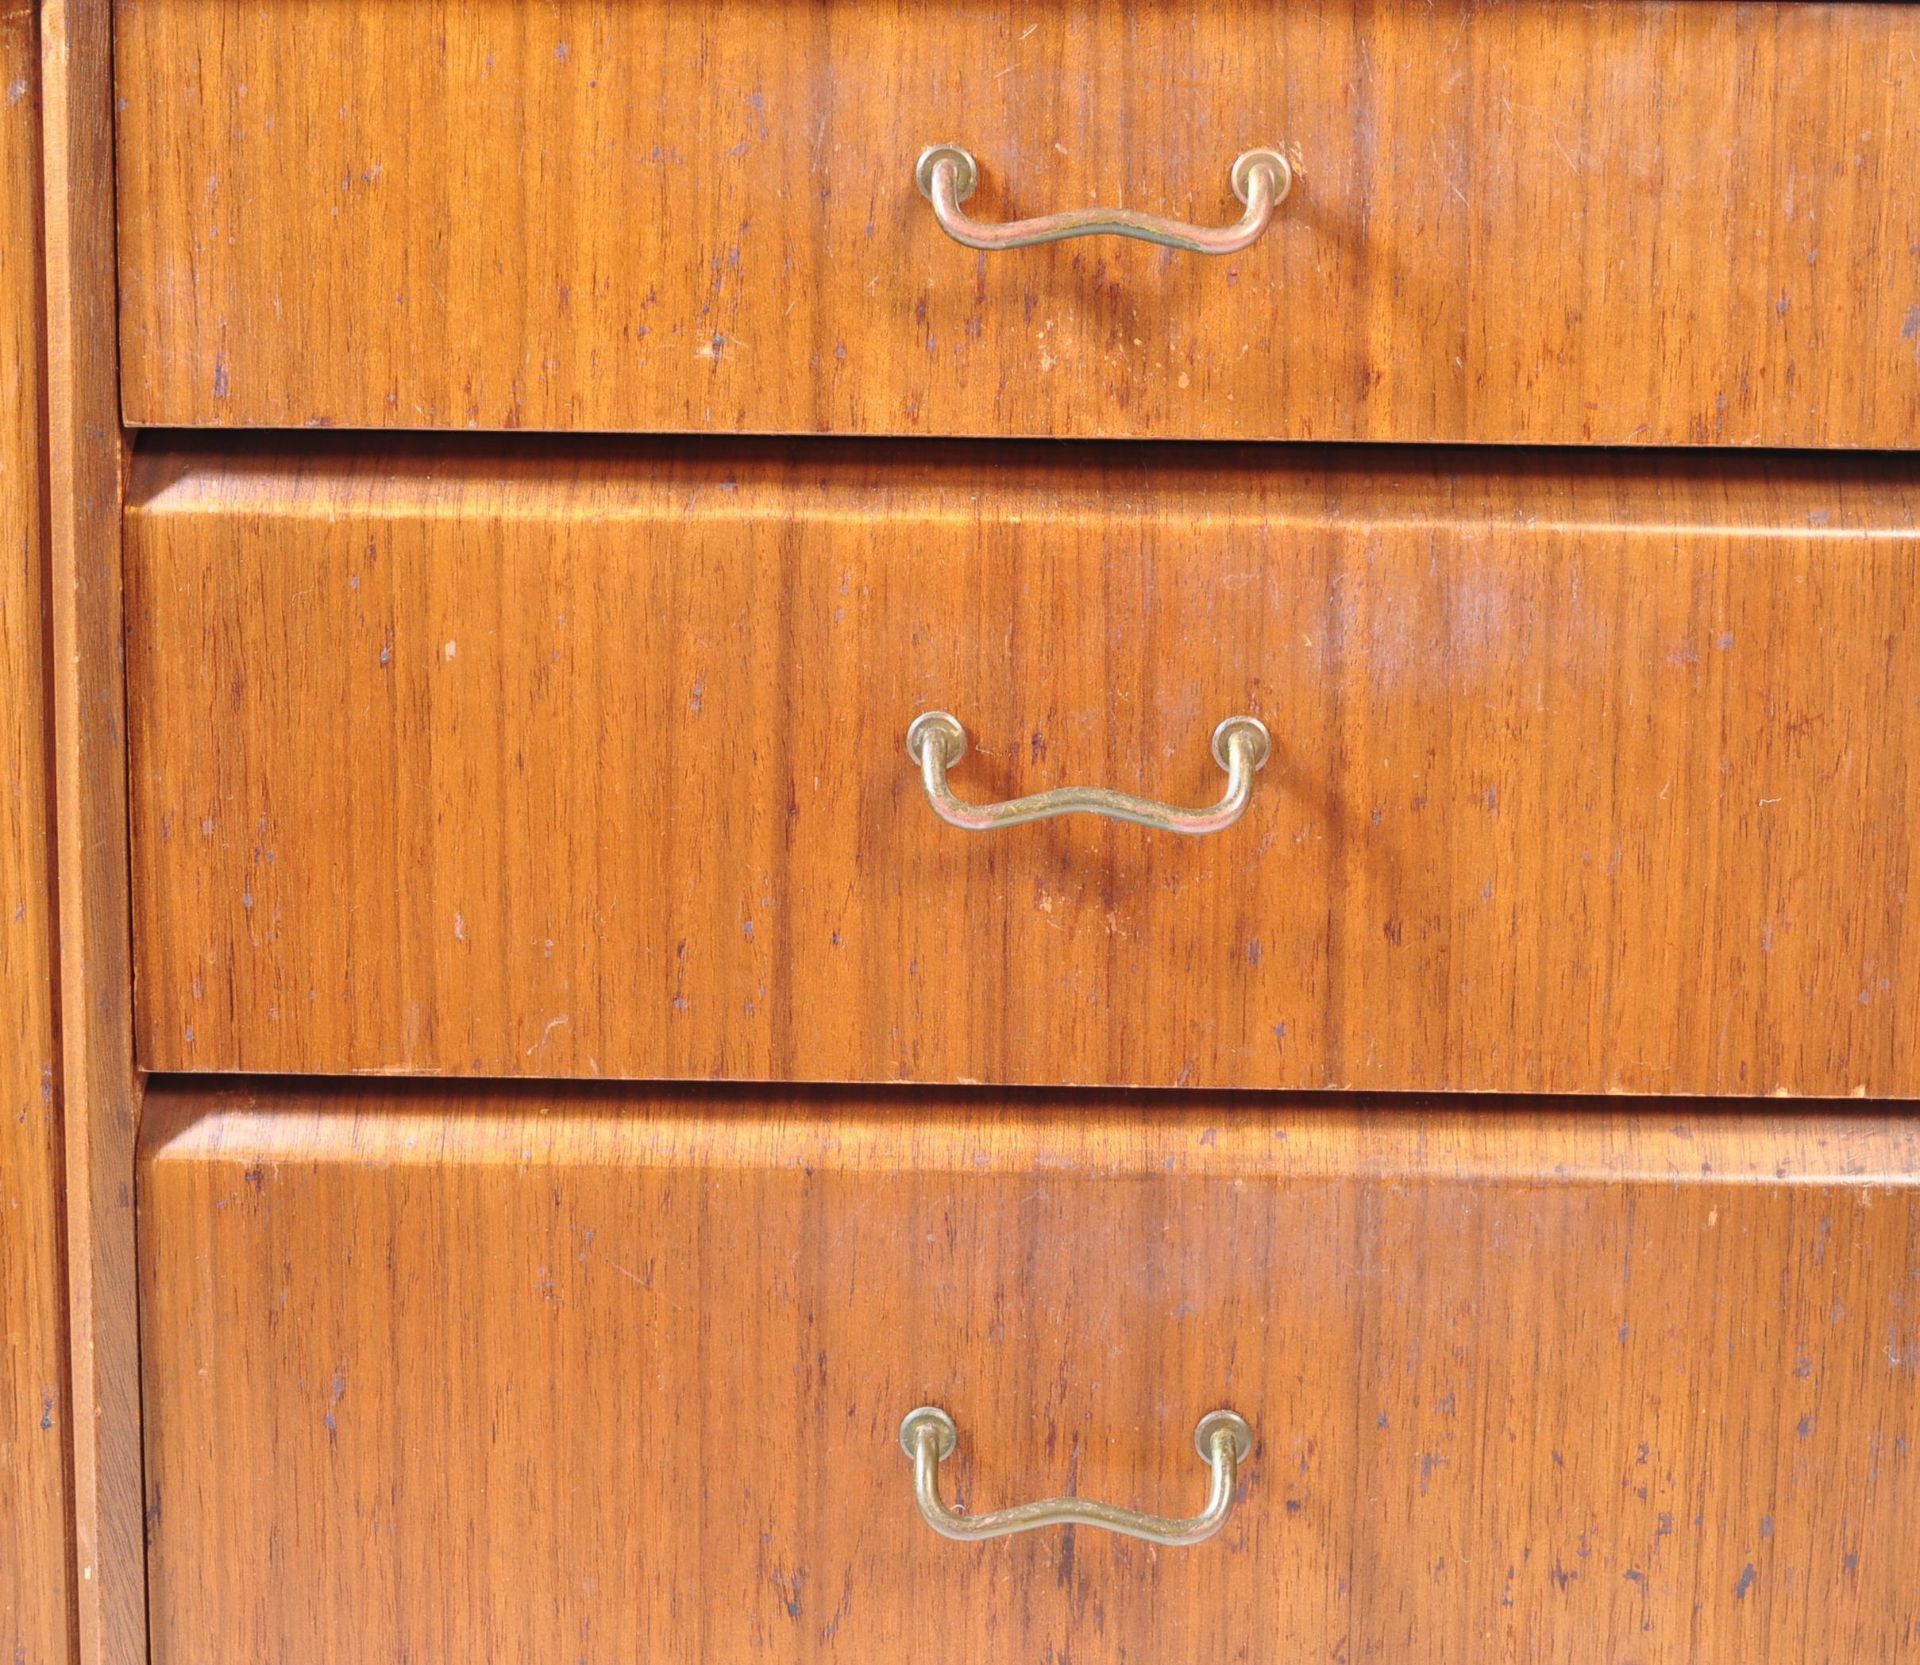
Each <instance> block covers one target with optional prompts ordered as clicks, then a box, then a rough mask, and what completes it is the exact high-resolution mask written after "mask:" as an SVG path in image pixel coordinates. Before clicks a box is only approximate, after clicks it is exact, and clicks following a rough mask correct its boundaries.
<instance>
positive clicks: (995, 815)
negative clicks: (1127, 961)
mask: <svg viewBox="0 0 1920 1665" xmlns="http://www.w3.org/2000/svg"><path fill="white" fill-rule="evenodd" d="M966 750H967V731H966V730H965V729H964V728H962V727H961V726H960V719H959V718H957V717H955V716H953V715H952V714H951V713H950V712H946V711H927V712H923V713H922V714H921V715H920V716H918V717H915V718H914V720H913V723H912V725H911V726H910V727H909V728H908V729H907V756H908V757H910V758H912V759H913V761H914V762H915V763H917V764H919V766H920V780H921V784H922V785H924V786H925V787H926V789H927V802H928V803H930V804H932V805H933V813H934V814H935V815H937V816H939V817H940V819H941V820H942V821H945V822H946V823H947V824H948V825H949V826H953V827H964V828H966V829H967V831H969V832H988V831H990V830H992V829H993V828H995V827H1017V826H1019V825H1020V823H1021V822H1022V821H1045V820H1048V819H1050V818H1051V817H1053V816H1055V815H1104V816H1106V817H1108V818H1109V819H1110V820H1114V821H1133V822H1137V823H1138V824H1139V825H1140V826H1143V827H1158V828H1159V829H1160V830H1161V831H1162V832H1174V833H1186V834H1188V835H1189V836H1192V837H1196V838H1197V837H1198V836H1200V835H1201V834H1202V833H1213V832H1220V831H1222V830H1224V829H1225V828H1227V827H1230V826H1232V825H1233V824H1234V822H1236V821H1238V820H1239V819H1240V817H1241V816H1242V815H1244V814H1246V812H1247V804H1248V802H1249V801H1250V800H1251V799H1252V797H1253V777H1254V775H1255V774H1256V773H1257V772H1258V771H1259V770H1260V769H1262V768H1264V767H1265V766H1266V762H1267V758H1268V757H1269V756H1270V755H1271V754H1272V752H1273V736H1272V735H1270V734H1268V733H1267V725H1266V724H1265V723H1263V722H1261V721H1260V719H1259V718H1258V717H1229V718H1228V719H1227V720H1226V721H1225V722H1224V723H1222V724H1221V725H1220V726H1219V727H1218V728H1217V729H1215V730H1214V731H1213V760H1214V762H1216V763H1218V764H1219V765H1220V767H1221V768H1223V769H1224V770H1226V772H1227V789H1226V791H1225V792H1224V793H1223V794H1222V795H1221V798H1220V801H1219V802H1218V803H1217V804H1209V805H1208V806H1207V807H1206V808H1205V809H1187V808H1185V807H1184V806H1182V805H1180V804H1163V803H1160V802H1158V801H1157V800H1156V799H1153V798H1136V797H1134V796H1133V795H1132V794H1131V793H1128V792H1114V791H1112V790H1110V789H1109V788H1107V787H1104V786H1063V787H1061V788H1059V789H1058V790H1057V791H1053V792H1036V793H1034V794H1033V796H1031V797H1028V798H1009V799H1007V800H1006V801H1005V802H1004V803H998V804H969V803H963V802H962V801H961V800H960V799H958V798H956V797H955V796H954V795H953V789H952V788H951V787H950V786H948V785H947V771H948V770H949V769H950V768H952V767H953V765H954V764H956V763H958V762H959V761H960V759H961V758H962V757H964V756H965V755H966Z"/></svg>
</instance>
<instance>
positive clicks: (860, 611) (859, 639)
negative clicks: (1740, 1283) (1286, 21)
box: [128, 444, 1920, 1096]
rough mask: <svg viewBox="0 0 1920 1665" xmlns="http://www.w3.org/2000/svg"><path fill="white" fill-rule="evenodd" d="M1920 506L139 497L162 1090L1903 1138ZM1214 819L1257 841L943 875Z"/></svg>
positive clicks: (1597, 488) (243, 478)
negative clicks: (1134, 1096) (1766, 1114)
mask: <svg viewBox="0 0 1920 1665" xmlns="http://www.w3.org/2000/svg"><path fill="white" fill-rule="evenodd" d="M1917 509H1920V484H1916V483H1915V482H1914V480H1913V479H1912V477H1911V473H1910V471H1909V470H1907V469H1905V468H1904V467H1902V466H1892V465H1888V464H1884V463H1874V464H1862V465H1859V466H1852V465H1845V466H1843V465H1838V464H1835V465H1818V464H1808V463H1789V462H1769V463H1766V464H1758V463H1754V464H1746V465H1740V466H1727V465H1725V464H1715V465H1713V466H1712V467H1707V466H1704V465H1703V466H1700V467H1697V468H1696V467H1693V466H1691V465H1687V464H1684V463H1680V462H1674V461H1671V460H1668V461H1664V462H1657V463H1656V462H1654V461H1652V460H1646V461H1644V462H1643V463H1641V464H1638V465H1630V464H1626V463H1617V464H1615V463H1608V464H1602V463H1599V462H1595V461H1580V460H1578V459H1575V460H1573V461H1569V460H1568V459H1566V458H1564V457H1552V456H1546V457H1525V458H1516V457H1509V456H1501V457H1483V456H1476V455H1455V456H1451V457H1445V458H1441V459H1437V460H1436V459H1428V458H1415V457H1407V456H1399V457H1395V456H1390V455H1388V456H1382V455H1378V454H1375V455H1360V456H1352V455H1349V456H1345V457H1342V456H1339V455H1331V456H1329V455H1326V454H1317V455H1315V454H1308V455H1302V454H1299V453H1289V454H1287V455H1285V456H1277V455H1274V454H1271V453H1262V454H1254V455H1246V454H1233V453H1220V452H1186V453H1181V452H1161V453H1157V454H1156V455H1154V456H1152V457H1145V458H1143V457H1142V456H1140V455H1139V454H1138V453H1134V452H1112V451H1098V450H1088V451H1083V452H1071V451H1069V452H1063V453H1057V454H1050V456H1049V458H1048V459H1047V460H1044V461H1039V462H1031V461H1024V460H1022V458H1021V454H1020V453H1018V452H1013V451H1004V450H991V449H989V450H980V451H972V452H954V451H949V450H935V449H930V448H924V447H923V448H912V447H908V448H905V449H902V450H899V451H897V452H887V451H876V450H874V449H872V448H867V447H863V448H860V449H859V450H857V451H856V450H852V449H849V448H839V447H829V446H819V445H814V446H802V447H798V448H761V449H755V450H725V449H721V450H716V449H713V448H711V447H701V446H687V447H681V448H670V449H646V448H642V449H632V448H620V447H602V448H597V449H589V450H586V451H582V450H580V449H579V448H577V447H570V448H565V449H562V448H559V447H555V448H554V449H553V450H552V452H551V453H548V454H542V453H541V452H539V451H537V450H535V451H529V450H528V449H527V448H526V446H525V445H524V444H523V445H521V446H519V447H517V448H516V449H515V450H514V451H513V452H512V453H507V452H496V451H492V450H479V451H476V450H473V449H470V448H459V449H454V450H445V451H441V452H438V453H424V452H417V451H416V452H408V453H404V454H400V453H389V454H383V455H365V454H362V453H360V452H358V451H355V450H351V449H349V448H346V447H326V446H322V447H319V448H317V449H309V450H304V451H301V452H299V453H279V452H260V453H247V454H237V455H234V456H232V457H224V458H223V457H222V456H221V455H220V454H218V453H217V452H215V451H212V450H199V449H194V448H187V449H181V450H175V451H171V452H160V451H157V452H155V453H153V454H151V455H148V456H146V458H145V460H144V462H143V464H142V467H141V469H140V471H139V472H138V474H137V477H136V480H135V483H134V487H133V492H132V502H131V506H130V510H129V540H128V558H129V573H130V577H129V582H130V586H131V591H130V600H129V606H130V609H131V621H132V622H131V642H132V660H131V672H130V674H131V705H132V721H133V750H134V817H135V872H136V907H137V910H138V931H137V944H138V956H139V1016H138V1024H139V1032H140V1045H141V1048H142V1054H143V1056H144V1058H145V1060H146V1062H147V1063H148V1064H149V1065H150V1066H151V1067H153V1068H156V1069H165V1070H235V1069H252V1070H267V1071H321V1072H337V1071H347V1070H375V1071H409V1072H416V1073H435V1072H440V1073H450V1074H462V1075H466V1074H471V1075H485V1074H500V1075H593V1074H604V1075H609V1076H616V1075H634V1076H652V1077H662V1078H676V1077H678V1078H685V1077H734V1078H753V1079H775V1080H779V1079H803V1080H804V1079H866V1080H886V1079H899V1080H912V1081H926V1082H934V1081H957V1080H964V1079H985V1080H990V1081H1001V1082H1012V1081H1027V1082H1034V1083H1038V1084H1043V1085H1046V1084H1071V1083H1075V1082H1081V1083H1094V1084H1102V1083H1104V1084H1133V1085H1140V1084H1144V1085H1166V1086H1215V1087H1235V1086H1267V1087H1368V1088H1379V1089H1383V1090H1396V1091H1397V1090H1407V1089H1442V1088H1444V1089H1471V1090H1487V1089H1498V1090H1506V1089H1522V1090H1560V1091H1564V1090H1577V1091H1602V1090H1626V1091H1641V1092H1645V1091H1686V1092H1713V1093H1740V1094H1747V1093H1768V1092H1776V1091H1778V1092H1793V1093H1822V1092H1824V1093H1833V1094H1845V1093H1861V1094H1869V1095H1874V1096H1879V1095H1884V1094H1897V1095H1907V1094H1913V1093H1914V1092H1916V1090H1920V1027H1917V1026H1916V1004H1915V991H1914V985H1913V978H1914V976H1915V974H1916V971H1917V970H1920V942H1917V941H1916V928H1917V927H1916V921H1917V920H1920V913H1916V910H1915V909H1914V908H1913V907H1912V906H1911V905H1910V904H1909V899H1908V898H1909V888H1910V885H1911V883H1912V880H1913V870H1912V869H1913V847H1912V838H1911V835H1910V824H1911V819H1912V815H1911V812H1912V808H1913V803H1914V793H1915V790H1916V772H1915V764H1916V759H1920V661H1917V660H1916V658H1915V656H1914V655H1913V654H1912V653H1911V652H1910V651H1908V646H1909V644H1911V643H1912V641H1913V640H1914V639H1915V635H1916V631H1920V611H1917V610H1916V608H1917V603H1916V597H1920V533H1916V530H1915V528H1916V524H1917V523H1920V516H1917V515H1916V510H1917ZM930 707H945V708H947V709H950V710H952V711H954V712H956V713H957V714H959V715H960V717H961V718H962V720H963V721H964V722H965V724H966V725H967V727H968V729H969V730H970V732H971V733H972V735H973V738H974V748H973V750H972V751H971V752H969V754H968V755H967V757H966V759H965V760H964V761H963V762H962V764H961V765H960V766H959V768H958V769H957V770H956V771H955V772H954V776H953V779H954V782H955V785H956V788H957V789H958V790H960V791H961V792H963V793H964V794H966V795H968V796H971V797H980V798H992V797H1005V796H1011V795H1013V794H1015V793H1018V792H1022V791H1031V790H1035V789H1038V788H1041V787H1047V786H1054V785H1059V784H1062V783H1067V782H1087V781H1091V782H1093V783H1096V784H1106V785H1113V786H1119V787H1123V788H1126V789H1128V790H1132V791H1138V792H1142V793H1145V794H1148V795H1151V796H1154V797H1162V798H1167V799H1172V800H1178V801H1186V802H1196V803H1197V802H1203V801H1205V800H1206V799H1207V798H1209V797H1210V796H1213V795H1216V794H1217V793H1218V791H1219V788H1220V781H1221V778H1222V777H1221V775H1220V772H1219V770H1218V768H1217V767H1216V766H1215V765H1214V763H1213V762H1212V761H1211V759H1210V758H1209V756H1208V753H1207V736H1208V734H1209V733H1210V731H1211V730H1212V728H1213V726H1214V724H1215V723H1216V722H1218V721H1219V720H1220V719H1221V718H1222V717H1225V716H1227V715H1230V714H1233V713H1236V712H1240V711H1243V710H1251V711H1252V712H1254V713H1255V714H1256V715H1260V716H1263V717H1264V718H1265V719H1266V720H1267V721H1268V722H1269V723H1270V724H1271V726H1272V728H1273V730H1274V735H1275V740H1276V756H1275V759H1274V761H1273V763H1271V764H1270V765H1269V766H1268V767H1267V769H1266V771H1265V772H1264V773H1263V774H1262V775H1261V776H1260V777H1259V780H1258V783H1257V786H1256V789H1255V793H1254V801H1253V805H1252V808H1251V809H1250V810H1249V812H1248V814H1247V816H1246V818H1245V819H1244V820H1243V821H1242V822H1241V823H1240V824H1239V825H1238V826H1236V827H1234V828H1233V829H1231V830H1230V831H1229V832H1226V833H1222V834H1219V835H1216V836H1213V837H1209V838H1205V839H1194V840H1183V839H1178V838H1174V837H1172V836H1170V835H1166V834H1154V833H1150V832H1147V831H1144V830H1142V829H1139V828H1131V827H1122V826H1116V825H1114V824H1112V823H1101V822H1095V821H1089V820H1085V819H1076V820H1073V821H1056V822H1049V823H1045V824H1043V825H1039V826H1030V827H1023V828H1018V829H1015V830H1013V831H1010V832H1003V833H996V834H978V833H967V832H961V831H958V830H956V829H954V828H951V827H948V826H945V825H943V824H941V823H940V822H938V821H937V820H936V819H935V818H934V816H933V814H932V812H931V811H930V809H929V808H928V805H927V803H926V801H925V799H924V797H923V795H922V793H921V788H920V785H919V783H918V779H917V775H916V773H915V771H914V769H913V767H912V765H911V764H910V763H909V762H908V760H907V758H906V756H905V752H904V748H903V744H902V741H903V738H904V735H905V732H906V728H907V725H908V723H909V721H910V720H911V719H912V718H913V717H914V715H915V714H916V713H918V712H920V711H923V710H926V709H928V708H930Z"/></svg>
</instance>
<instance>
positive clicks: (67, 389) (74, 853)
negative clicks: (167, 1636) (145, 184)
mask: <svg viewBox="0 0 1920 1665" xmlns="http://www.w3.org/2000/svg"><path fill="white" fill-rule="evenodd" d="M109 24H110V16H109V7H108V0H41V4H40V36H41V66H42V81H41V100H42V125H41V132H42V140H43V142H42V149H41V163H42V166H41V184H42V188H43V196H42V200H43V202H44V215H43V223H44V227H45V235H46V244H45V293H46V315H45V329H44V333H43V336H42V341H43V345H44V355H45V357H44V362H45V365H46V372H47V380H46V406H45V411H46V453H45V454H46V459H47V532H48V537H47V543H48V555H49V584H48V596H47V614H48V618H49V620H50V622H51V633H50V634H51V672H50V675H49V678H48V686H49V688H50V690H51V695H52V699H51V704H52V710H53V739H54V796H55V815H54V821H55V868H56V878H57V889H58V931H59V945H60V946H59V968H58V975H59V989H60V1037H59V1045H60V1103H61V1119H62V1122H63V1124H64V1133H65V1153H64V1154H65V1162H66V1205H67V1243H66V1248H67V1287H68V1313H69V1324H68V1338H69V1346H70V1350H71V1353H72V1360H73V1407H74V1410H73V1422H72V1433H73V1519H74V1550H75V1558H76V1570H77V1576H76V1579H75V1583H74V1590H75V1600H74V1612H75V1617H76V1621H77V1642H78V1647H77V1652H78V1658H79V1665H147V1652H146V1592H145V1569H146V1560H145V1549H144V1544H143V1540H142V1522H141V1518H140V1506H141V1505H140V1499H141V1482H140V1365H139V1336H138V1333H137V1323H138V1315H137V1307H136V1294H135V1282H136V1273H135V1267H134V1245H133V1144H134V1128H135V1126H136V1123H137V1120H138V1115H139V1095H140V1080H139V1077H138V1074H137V1072H136V1070H135V1067H134V1058H133V1033H132V1006H133V1002H132V991H131V984H132V980H133V970H132V952H131V942H130V938H129V921H130V909H129V898H128V851H127V751H126V740H127V733H126V677H125V665H124V658H123V652H122V635H123V629H124V619H123V616H122V613H121V592H120V509H121V484H122V466H123V462H124V444H125V436H124V432H123V430H122V428H121V425H120V412H119V406H118V400H117V392H118V387H119V366H118V359H117V355H116V331H115V327H114V317H115V304H116V303H115V294H114V237H113V226H114V221H113V211H114V198H113V193H112V190H111V188H110V187H111V184H112V181H113V177H114V170H113V104H112V86H111V74H112V45H111V37H110V28H109Z"/></svg>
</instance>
